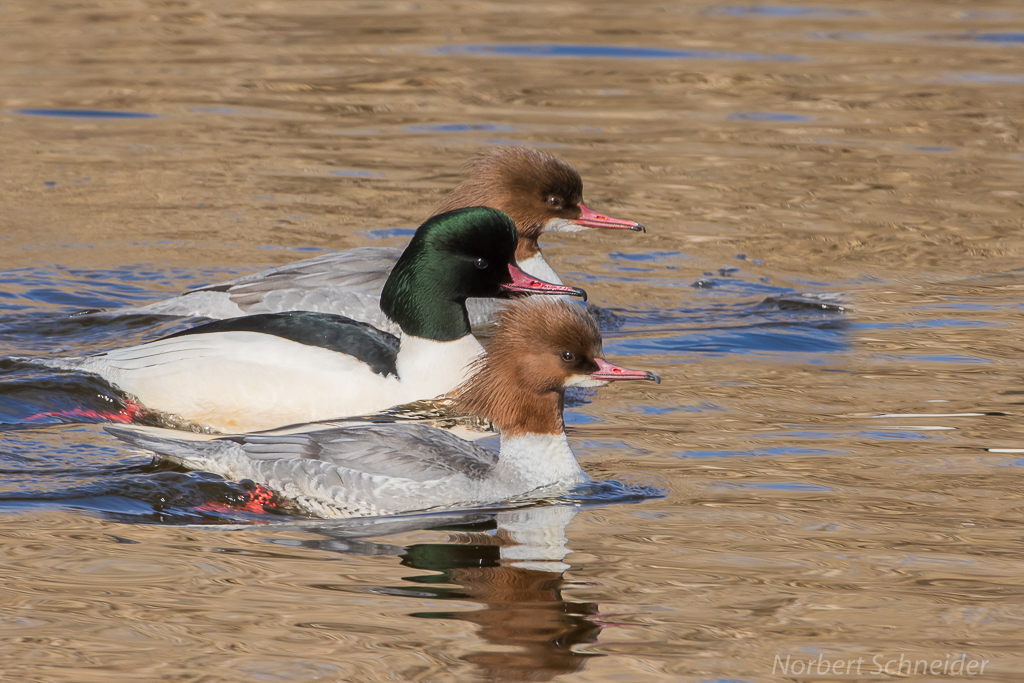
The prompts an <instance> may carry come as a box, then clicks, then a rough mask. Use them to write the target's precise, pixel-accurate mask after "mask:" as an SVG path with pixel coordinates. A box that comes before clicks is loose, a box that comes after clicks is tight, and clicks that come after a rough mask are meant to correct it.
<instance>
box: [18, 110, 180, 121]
mask: <svg viewBox="0 0 1024 683" xmlns="http://www.w3.org/2000/svg"><path fill="white" fill-rule="evenodd" d="M14 113H15V114H23V115H25V116H58V117H63V118H79V119H156V118H160V117H159V115H158V114H147V113H145V112H137V111H103V110H99V109H15V110H14Z"/></svg>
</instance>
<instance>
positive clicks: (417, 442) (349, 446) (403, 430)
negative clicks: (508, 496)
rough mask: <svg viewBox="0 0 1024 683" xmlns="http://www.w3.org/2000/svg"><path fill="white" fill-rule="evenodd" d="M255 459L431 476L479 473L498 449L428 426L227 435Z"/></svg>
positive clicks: (397, 475)
mask: <svg viewBox="0 0 1024 683" xmlns="http://www.w3.org/2000/svg"><path fill="white" fill-rule="evenodd" d="M231 440H233V441H235V442H236V443H241V445H242V448H243V449H244V450H245V453H246V455H248V456H249V457H250V458H253V459H286V458H296V459H299V458H301V459H308V460H319V461H321V462H324V463H327V464H330V465H334V466H337V467H343V468H345V469H349V470H354V471H358V472H362V473H364V474H368V475H371V476H382V477H395V478H400V479H408V480H411V481H419V482H423V481H432V480H435V479H440V478H442V477H445V476H450V475H453V474H462V475H465V476H468V477H470V478H474V479H475V478H479V477H483V476H486V474H487V473H488V472H489V471H490V470H491V468H492V467H494V464H495V463H496V462H497V454H496V453H493V452H491V451H488V450H486V449H484V448H481V447H479V446H477V445H476V444H473V443H471V442H469V441H464V440H463V439H460V438H458V437H457V436H454V435H452V434H450V433H449V432H446V431H444V430H442V429H436V428H434V427H428V426H426V425H415V424H412V425H410V424H405V425H392V424H387V425H376V424H366V425H353V426H348V427H339V428H335V429H325V430H322V431H318V432H311V433H308V434H289V435H280V436H278V435H247V436H240V437H231Z"/></svg>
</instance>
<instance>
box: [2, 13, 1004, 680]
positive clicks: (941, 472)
mask: <svg viewBox="0 0 1024 683" xmlns="http://www.w3.org/2000/svg"><path fill="white" fill-rule="evenodd" d="M0 36H2V43H3V45H4V49H3V56H2V57H0V126H2V131H3V140H4V143H3V148H4V162H3V164H2V165H0V185H2V188H3V195H4V198H5V200H6V201H5V207H4V211H3V212H2V213H0V255H2V263H0V356H2V357H3V358H4V360H0V470H2V472H3V477H2V479H0V520H2V521H0V534H2V538H3V541H2V545H0V548H2V550H0V552H2V554H3V578H4V581H3V583H4V591H3V600H2V602H0V666H2V672H3V674H4V676H3V677H4V678H5V679H6V678H10V679H11V680H19V681H69V682H71V681H74V682H80V681H101V680H102V681H109V680H147V681H148V680H180V681H205V680H217V681H235V680H239V681H241V680H245V681H253V680H257V681H310V680H339V681H340V680H359V681H363V680H367V681H369V680H395V679H401V680H430V681H433V680H460V681H462V680H550V679H552V678H554V677H556V676H561V678H560V680H579V681H584V680H593V681H609V680H630V681H632V680H666V681H720V682H726V681H728V682H734V681H777V680H792V679H796V680H881V679H885V678H891V677H892V674H896V675H901V674H902V675H903V677H904V678H907V679H910V680H915V681H916V680H921V681H926V680H927V681H930V680H947V679H951V678H952V679H960V678H970V679H971V680H984V681H997V680H999V681H1004V680H1005V681H1016V680H1017V676H1018V675H1019V674H1018V671H1019V670H1021V668H1022V667H1024V653H1022V650H1021V647H1020V642H1021V640H1022V635H1024V581H1022V579H1021V572H1020V567H1021V560H1022V559H1024V548H1022V547H1021V541H1020V535H1021V534H1020V530H1019V529H1018V527H1017V526H1016V525H1017V524H1020V523H1021V522H1022V521H1024V505H1022V500H1024V428H1022V426H1021V420H1020V415H1021V408H1020V406H1021V405H1022V403H1024V398H1022V397H1024V382H1022V380H1024V367H1022V362H1021V355H1022V343H1021V339H1022V338H1024V335H1022V331H1024V330H1022V320H1024V316H1022V314H1024V299H1022V297H1021V293H1022V291H1024V263H1022V262H1021V254H1022V250H1024V200H1022V198H1024V194H1022V193H1024V189H1022V188H1024V172H1022V166H1024V149H1022V135H1024V129H1022V119H1021V111H1024V109H1022V105H1024V92H1022V91H1021V85H1022V84H1024V40H1022V36H1024V10H1022V9H1021V8H1020V7H1019V3H1015V2H998V1H996V2H991V3H986V4H985V5H984V6H981V5H977V4H975V3H971V4H966V3H962V4H960V5H956V4H951V3H940V2H918V1H914V0H908V1H906V2H901V3H881V2H869V1H864V2H856V1H854V2H847V3H843V4H842V5H838V4H835V3H827V4H825V3H822V4H820V5H783V4H773V5H743V4H736V5H728V4H713V3H706V2H705V3H690V2H681V3H670V4H653V3H623V2H587V3H574V2H553V3H552V2H545V3H531V2H526V3H518V4H516V5H514V6H513V5H509V4H502V3H486V2H479V3H433V2H428V3H407V2H346V3H324V2H318V1H315V0H295V1H293V2H288V3H283V2H277V1H276V0H269V1H267V2H261V3H257V4H254V3H240V2H215V3H198V2H193V1H192V0H174V1H168V2H156V1H154V2H146V3H133V2H108V1H106V0H98V1H89V0H86V1H83V2H43V3H34V4H33V3H25V2H23V1H20V0H15V1H14V2H10V3H6V4H5V5H4V6H3V7H2V8H0ZM508 142H513V143H523V144H530V145H534V146H537V147H541V148H544V149H547V150H548V151H551V152H553V153H555V154H558V155H560V156H562V157H564V158H565V159H567V160H568V161H570V162H571V163H573V164H574V165H575V166H576V167H577V168H578V169H579V170H580V172H581V174H582V175H583V177H584V179H585V183H586V196H587V201H588V204H590V205H592V206H594V207H595V208H597V209H598V210H605V211H607V212H609V213H612V214H614V215H622V216H628V217H630V218H635V219H637V220H641V221H643V222H644V223H646V224H647V225H648V227H649V229H650V231H649V233H648V234H647V235H635V234H630V235H620V234H615V235H609V234H576V235H568V236H553V237H549V238H547V241H546V242H545V254H546V255H547V256H548V258H549V260H550V261H551V262H552V264H553V265H554V267H555V269H556V270H558V271H559V272H560V273H561V274H562V276H563V279H564V280H566V281H567V282H571V283H576V284H582V285H583V286H585V287H586V288H587V290H588V292H589V293H590V294H591V300H592V301H593V302H595V303H597V304H598V305H600V306H601V307H602V308H603V309H604V311H605V315H603V316H602V324H603V327H604V328H605V350H606V351H607V353H608V355H609V357H610V358H612V359H616V358H617V359H620V360H622V361H623V363H624V364H625V365H628V366H630V367H637V368H649V369H652V370H655V371H656V372H658V373H660V374H661V375H662V377H663V380H664V381H663V382H662V384H661V385H660V386H650V387H646V386H645V387H639V386H636V385H634V386H612V387H608V388H605V389H601V390H600V391H599V392H596V393H583V394H578V395H576V396H575V397H574V400H573V401H572V405H571V407H570V409H569V411H568V413H567V422H568V423H569V425H570V427H571V430H572V433H571V435H570V441H571V443H572V446H573V448H574V450H575V451H576V453H577V455H578V456H579V459H580V461H581V462H582V464H583V466H584V468H585V469H586V470H587V471H588V472H589V473H590V474H591V475H592V476H593V477H594V478H595V479H596V480H598V481H599V482H602V483H600V484H598V485H596V486H595V487H594V488H592V489H589V490H585V491H579V492H577V493H576V495H574V496H571V497H567V498H565V499H562V500H558V501H550V503H549V504H547V505H541V506H533V507H527V508H518V509H500V508H495V509H488V510H480V511H470V512H466V513H465V514H447V515H420V516H411V517H402V518H394V519H386V520H359V521H353V522H348V523H341V524H332V525H327V524H325V523H323V522H316V521H315V520H299V519H296V518H294V517H291V516H289V515H287V514H258V513H256V512H253V511H247V510H246V509H243V508H240V507H239V504H240V503H241V502H242V501H244V500H246V499H247V497H248V496H249V495H250V493H251V492H250V491H249V489H248V487H247V485H246V484H239V483H229V482H224V481H223V480H220V479H219V478H217V477H213V476H211V475H205V474H202V473H185V472H181V471H178V470H174V469H170V468H168V467H167V466H165V465H158V464H154V463H152V462H151V461H150V460H149V459H148V458H146V457H144V456H142V455H140V454H139V453H138V452H136V451H132V450H131V449H129V448H127V447H125V446H123V445H122V444H121V443H120V442H118V441H117V440H116V439H114V438H113V437H112V436H110V435H109V434H107V433H106V432H105V431H104V430H103V428H102V424H101V417H100V416H101V415H107V416H110V415H117V413H118V411H120V410H122V409H123V408H124V406H123V403H122V397H121V396H119V395H118V394H117V393H116V392H114V391H113V390H111V389H110V388H109V387H106V386H105V385H103V384H102V383H100V382H97V381H94V380H90V379H89V378H87V377H84V376H81V375H76V374H73V373H54V372H52V371H46V370H43V369H40V368H39V367H38V366H35V365H32V364H30V363H26V362H24V361H23V360H17V358H32V357H44V358H45V357H56V356H64V355H71V354H74V355H80V354H85V353H92V352H97V351H101V350H104V349H109V348H112V347H118V346H124V345H127V344H130V343H134V342H137V341H142V340H145V339H150V338H153V337H155V336H158V335H160V334H164V333H167V332H169V331H172V330H174V329H180V328H181V327H183V326H185V325H187V324H188V321H183V320H176V319H159V318H152V317H142V316H133V317H123V318H103V317H97V316H84V317H68V316H69V315H70V314H72V313H75V312H77V311H80V310H83V309H93V308H106V307H116V306H122V305H128V304H137V303H142V302H146V301H150V300H154V299H158V298H162V297H165V296H169V295H170V294H173V293H176V292H179V291H181V290H183V289H186V288H189V287H193V286H197V285H201V284H205V283H210V282H216V281H218V280H222V279H225V278H227V277H230V276H233V275H237V274H242V273H247V272H252V271H254V270H257V269H260V268H264V267H267V266H270V265H276V264H281V263H285V262H287V261H290V260H293V259H298V258H305V257H308V256H312V255H315V254H316V253H322V252H323V251H326V250H333V249H341V248H347V247H352V246H357V245H364V244H383V245H400V244H402V243H403V242H404V240H406V239H408V235H409V234H411V229H412V228H414V227H415V226H416V225H418V224H419V222H421V220H422V219H423V218H424V217H425V216H426V215H428V214H429V212H430V210H431V209H432V208H433V206H434V205H435V204H436V203H437V201H438V199H439V198H440V197H441V196H442V195H443V193H444V192H445V191H447V190H448V189H450V188H451V187H453V186H454V185H455V183H456V182H457V180H458V178H459V177H460V170H459V169H460V166H461V164H462V163H463V162H464V161H465V160H466V159H467V158H468V157H470V156H471V155H473V154H474V153H476V152H477V151H479V150H480V149H483V148H485V147H487V146H488V145H493V144H500V143H508ZM12 357H14V358H15V359H11V358H12ZM901 657H903V660H902V661H901V660H900V658H901ZM907 660H909V661H911V662H912V663H913V664H912V665H911V664H906V663H904V662H906V661H907ZM858 661H859V662H860V663H859V664H858V663H857V662H858ZM957 661H959V662H961V671H960V672H959V673H958V672H957V670H956V667H955V666H953V667H952V668H951V667H950V663H951V662H952V663H954V664H955V662H957ZM920 662H925V664H926V665H928V666H931V665H933V664H934V663H935V662H939V668H938V669H934V668H933V669H932V670H931V671H929V672H923V671H922V669H921V664H920ZM971 663H974V668H973V669H970V668H968V665H969V664H971ZM982 663H985V664H984V670H983V671H981V670H980V667H981V665H982ZM839 664H842V667H840V668H837V665H839ZM912 666H914V667H917V670H916V671H915V670H914V669H913V668H912ZM814 667H816V668H814ZM823 667H824V670H823ZM855 667H856V668H855ZM886 667H888V668H887V669H886ZM773 668H774V670H773ZM908 672H909V674H908ZM968 674H970V675H968Z"/></svg>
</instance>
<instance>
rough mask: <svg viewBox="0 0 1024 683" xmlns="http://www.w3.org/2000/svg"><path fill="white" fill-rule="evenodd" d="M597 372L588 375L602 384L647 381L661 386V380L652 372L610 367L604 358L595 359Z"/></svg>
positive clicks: (616, 366) (615, 366)
mask: <svg viewBox="0 0 1024 683" xmlns="http://www.w3.org/2000/svg"><path fill="white" fill-rule="evenodd" d="M594 362H596V363H597V372H592V373H590V377H591V379H598V380H601V381H602V382H610V381H613V380H618V379H649V380H651V381H652V382H654V383H655V384H661V378H660V377H658V376H657V375H655V374H654V373H653V372H647V371H646V370H627V369H626V368H620V367H619V366H618V365H612V364H611V363H609V362H608V361H606V360H605V359H604V358H595V359H594Z"/></svg>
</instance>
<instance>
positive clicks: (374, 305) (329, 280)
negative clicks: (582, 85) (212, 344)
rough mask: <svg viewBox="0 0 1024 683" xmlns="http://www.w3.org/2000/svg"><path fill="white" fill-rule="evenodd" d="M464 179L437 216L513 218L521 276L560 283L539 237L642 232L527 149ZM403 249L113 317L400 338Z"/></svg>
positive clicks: (481, 162)
mask: <svg viewBox="0 0 1024 683" xmlns="http://www.w3.org/2000/svg"><path fill="white" fill-rule="evenodd" d="M466 174H467V178H466V180H465V181H463V182H462V184H460V185H459V186H458V187H456V188H455V189H454V190H453V191H452V192H451V194H449V195H448V196H447V197H446V198H445V199H444V201H442V202H441V205H440V206H438V208H437V209H436V210H435V212H434V215H437V214H439V213H444V212H447V211H452V210H454V209H459V208H464V207H469V206H489V207H491V208H495V209H498V210H500V211H503V212H505V213H506V214H508V215H509V216H510V217H511V218H512V220H513V221H515V224H516V228H517V229H518V231H519V245H518V247H517V248H516V261H517V262H518V264H519V266H520V267H521V268H522V269H523V271H524V272H526V273H528V274H530V275H533V276H534V277H537V278H540V279H541V280H544V281H546V282H551V283H554V284H562V281H561V280H560V279H559V278H558V276H557V275H556V274H555V272H554V271H553V270H552V269H551V266H549V265H548V263H547V261H545V260H544V257H543V256H542V255H541V252H540V246H539V245H538V243H537V240H538V238H539V237H540V235H541V233H542V232H545V231H546V232H575V231H578V230H585V229H588V228H615V229H622V230H638V231H640V230H644V226H643V225H641V224H640V223H637V222H635V221H628V220H619V219H617V218H611V217H609V216H605V215H604V214H600V213H597V212H596V211H592V210H591V209H590V208H588V207H587V206H586V205H585V204H583V181H582V180H581V179H580V175H579V173H577V172H576V169H574V168H573V167H572V166H570V165H569V164H568V163H566V162H565V161H563V160H561V159H559V158H557V157H555V156H552V155H550V154H547V153H546V152H541V151H538V150H535V149H530V148H527V147H517V146H506V147H497V148H495V149H492V150H490V151H488V152H487V153H485V154H483V155H482V156H479V157H477V158H476V159H474V160H472V161H470V162H469V164H467V168H466ZM401 253H402V251H401V250H400V249H394V248H383V247H360V248H357V249H348V250H346V251H340V252H334V253H330V254H324V255H323V256H318V257H315V258H311V259H305V260H303V261H297V262H295V263H290V264H288V265H285V266H280V267H278V268H273V269H271V270H266V271H263V272H261V273H256V274H254V275H246V276H244V277H240V278H237V279H234V280H229V281H227V282H222V283H220V284H215V285H210V286H208V287H201V288H199V289H196V290H193V291H191V292H188V293H186V294H183V295H182V296H178V297H175V298H173V299H167V300H164V301H158V302H156V303H153V304H149V305H147V306H143V307H140V308H131V309H120V310H111V311H108V312H109V313H128V312H131V313H155V314H161V315H182V316H195V317H206V318H233V317H236V316H241V315H253V314H257V313H273V312H279V311H319V312H322V313H337V314H339V315H344V316H347V317H349V318H352V319H354V320H360V321H362V322H368V323H370V324H371V325H374V326H376V327H378V328H380V329H382V330H387V331H388V332H391V333H393V334H398V327H397V325H395V324H394V323H392V322H391V321H389V320H388V319H387V318H386V317H385V316H384V314H383V313H382V312H381V309H380V303H379V302H380V296H381V290H382V288H383V286H384V282H385V281H386V280H387V277H388V274H389V273H390V272H391V269H392V268H393V267H394V265H395V263H396V262H397V261H398V258H399V256H400V255H401ZM469 312H470V324H471V325H472V326H474V327H478V326H480V325H486V324H489V323H492V322H493V316H494V302H493V301H486V300H484V301H478V300H472V301H470V302H469Z"/></svg>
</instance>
